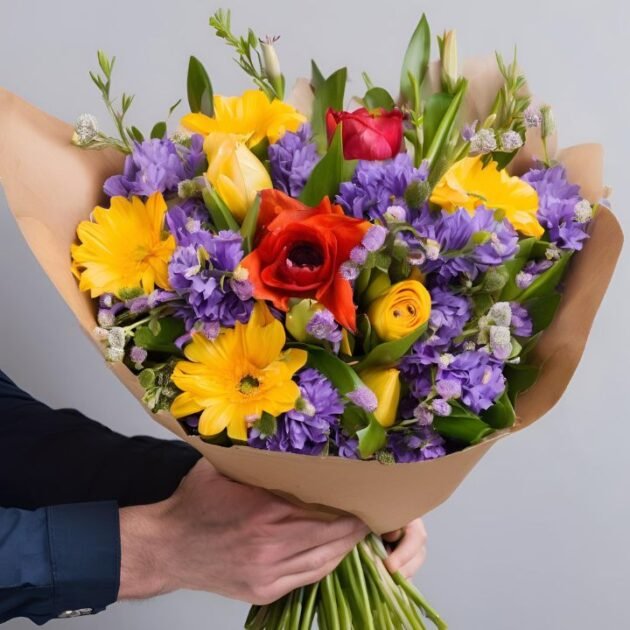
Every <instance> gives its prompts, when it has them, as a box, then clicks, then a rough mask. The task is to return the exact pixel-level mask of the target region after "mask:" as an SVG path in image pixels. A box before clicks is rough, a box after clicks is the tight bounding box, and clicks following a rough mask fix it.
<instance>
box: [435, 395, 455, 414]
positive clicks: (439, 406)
mask: <svg viewBox="0 0 630 630" xmlns="http://www.w3.org/2000/svg"><path fill="white" fill-rule="evenodd" d="M431 409H432V410H433V413H435V415H436V416H443V417H446V416H450V415H451V413H452V411H453V408H452V407H451V406H450V405H449V404H448V402H447V401H446V400H444V399H443V398H435V399H434V400H433V401H432V402H431Z"/></svg>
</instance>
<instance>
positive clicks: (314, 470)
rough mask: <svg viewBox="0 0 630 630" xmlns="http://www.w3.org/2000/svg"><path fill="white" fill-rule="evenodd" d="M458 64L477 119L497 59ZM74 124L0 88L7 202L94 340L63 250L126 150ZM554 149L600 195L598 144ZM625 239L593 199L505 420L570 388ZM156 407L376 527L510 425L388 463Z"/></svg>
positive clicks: (446, 481)
mask: <svg viewBox="0 0 630 630" xmlns="http://www.w3.org/2000/svg"><path fill="white" fill-rule="evenodd" d="M484 64H485V65H484ZM466 73H467V74H468V75H469V76H470V77H471V79H473V80H474V82H473V90H474V91H473V92H472V93H471V94H470V95H469V96H468V107H469V112H470V113H469V115H468V116H467V117H468V118H469V119H470V118H474V117H476V118H480V117H481V116H482V113H483V111H484V110H485V109H486V108H487V107H488V106H489V103H490V102H491V98H489V96H488V94H489V92H492V93H494V91H495V90H496V88H497V78H496V70H495V69H494V65H490V64H487V63H486V62H483V63H482V64H477V65H475V64H472V66H471V65H470V64H468V65H467V66H466ZM484 77H485V79H487V80H485V79H484ZM484 86H485V87H484ZM71 135H72V128H71V127H70V126H69V125H67V124H65V123H63V122H61V121H59V120H57V119H55V118H53V117H51V116H49V115H47V114H45V113H43V112H41V111H39V110H38V109H36V108H35V107H33V106H31V105H29V104H27V103H25V102H24V101H22V100H21V99H19V98H17V97H15V96H13V95H11V94H9V93H7V92H5V91H3V90H1V89H0V182H1V183H2V185H3V187H4V190H5V193H6V196H7V199H8V202H9V206H10V208H11V210H12V211H13V214H14V215H15V218H16V220H17V222H18V225H19V227H20V229H21V231H22V233H23V234H24V237H25V238H26V240H27V242H28V244H29V246H30V247H31V249H32V251H33V253H34V255H35V256H36V258H37V259H38V261H39V262H40V264H41V265H42V267H43V268H44V270H45V271H46V273H47V274H48V276H49V277H50V279H51V281H52V282H53V284H54V285H55V286H56V287H57V289H58V291H59V292H60V293H61V295H62V296H63V298H64V300H65V301H66V303H67V304H68V306H69V307H70V309H71V310H72V312H73V313H74V315H75V316H76V318H77V320H78V321H79V323H80V325H81V326H82V327H83V329H84V330H85V332H86V333H87V334H88V335H89V336H90V338H91V339H92V340H93V341H95V343H98V342H97V341H96V340H95V339H94V337H93V335H92V331H93V329H94V327H95V317H94V310H95V309H94V305H93V303H92V301H91V300H90V298H89V297H88V295H87V294H85V293H81V292H80V291H79V289H78V287H77V282H76V280H75V279H74V277H73V276H72V275H71V273H70V257H69V250H70V244H71V243H72V242H73V240H74V238H75V230H76V226H77V224H78V223H79V222H80V221H81V220H83V219H85V218H87V216H88V215H89V213H90V211H91V209H92V208H93V207H94V206H95V205H97V204H98V203H101V202H102V201H103V199H102V193H101V190H102V184H103V181H104V180H105V178H106V177H107V176H109V175H111V174H114V173H116V172H119V171H120V169H121V167H122V158H121V156H120V155H119V154H116V153H114V152H111V151H102V152H94V151H81V150H79V149H77V148H75V147H73V146H71V145H70V137H71ZM532 147H533V149H532ZM537 150H538V149H537V148H536V139H535V138H528V144H527V146H526V147H524V149H523V150H522V155H521V156H520V158H519V160H518V162H517V168H519V167H520V168H521V169H522V168H523V167H524V164H525V163H526V162H527V160H528V159H531V154H532V151H534V152H535V151H537ZM559 159H560V160H561V161H562V162H563V163H564V164H565V165H566V166H567V168H568V169H569V175H570V178H571V180H572V181H574V182H576V183H579V184H581V186H582V190H583V193H584V194H585V196H586V197H588V198H589V200H591V201H597V200H598V199H599V198H600V196H601V194H602V179H601V177H602V150H601V148H600V147H599V146H597V145H583V146H579V147H573V148H571V149H567V150H565V151H563V152H561V153H560V154H559ZM622 241H623V236H622V232H621V229H620V227H619V224H618V223H617V220H616V219H615V217H614V215H613V214H612V213H611V212H610V211H609V210H607V209H606V208H603V207H601V208H600V209H599V211H598V212H597V215H596V217H595V219H594V220H593V222H592V224H591V238H590V239H589V240H588V241H587V243H586V246H585V247H584V250H583V251H582V252H581V253H580V254H579V255H577V256H576V257H575V258H574V260H573V262H572V264H571V266H570V269H569V272H568V276H567V279H566V290H565V293H564V296H563V299H562V302H561V304H560V307H559V311H558V314H557V316H556V318H555V320H554V321H553V323H552V324H551V326H550V327H549V328H548V329H547V330H546V331H545V332H544V334H543V336H542V338H541V340H540V342H539V344H538V346H537V349H536V353H535V360H536V362H537V363H538V364H539V365H540V366H541V373H540V378H539V379H538V381H537V383H536V384H535V385H534V386H533V387H532V388H531V389H529V390H528V391H527V392H525V393H523V395H521V396H520V398H519V400H518V404H517V416H518V420H517V424H516V426H515V427H514V429H513V431H516V430H519V429H521V428H523V427H525V426H527V425H529V424H531V423H532V422H534V421H535V420H537V419H538V418H540V417H541V416H542V415H543V414H545V413H546V412H547V411H549V409H551V408H552V407H553V406H554V405H555V403H556V402H557V401H558V400H559V398H560V396H561V395H562V393H563V392H564V390H565V388H566V387H567V385H568V383H569V380H570V379H571V376H572V374H573V372H574V371H575V369H576V367H577V365H578V362H579V360H580V357H581V356H582V352H583V350H584V346H585V344H586V340H587V337H588V334H589V331H590V329H591V325H592V323H593V320H594V317H595V314H596V312H597V309H598V308H599V305H600V303H601V300H602V298H603V296H604V293H605V291H606V288H607V286H608V283H609V281H610V278H611V276H612V274H613V270H614V267H615V264H616V261H617V258H618V256H619V252H620V250H621V246H622ZM109 366H110V368H111V369H112V370H113V371H114V373H115V374H116V376H117V377H118V378H119V379H120V381H121V382H122V383H123V384H124V385H125V386H126V387H127V388H128V389H129V390H130V391H131V393H132V394H133V395H134V396H135V397H136V398H137V399H138V400H139V401H140V400H141V398H142V395H143V391H142V388H141V387H140V385H139V383H138V382H137V379H136V378H135V376H134V375H133V374H132V373H131V372H130V371H129V370H128V369H127V368H126V367H125V366H124V365H122V364H120V363H119V364H109ZM152 416H153V418H155V419H156V420H157V421H158V422H160V424H162V425H163V426H164V427H166V428H167V429H169V430H170V431H172V432H173V433H175V434H176V435H177V436H178V437H180V438H181V439H183V440H186V441H187V442H189V443H190V444H191V445H192V446H194V447H195V448H196V449H198V450H199V451H200V452H201V453H202V454H203V455H204V456H205V457H207V459H209V460H210V461H211V462H212V463H213V464H214V466H216V468H217V469H218V470H219V471H221V472H222V473H223V474H225V475H227V476H228V477H231V478H232V479H235V480H237V481H240V482H243V483H247V484H251V485H255V486H260V487H263V488H267V489H269V490H272V491H274V492H277V493H279V494H282V495H285V496H290V497H295V498H296V499H298V500H300V501H302V502H304V503H307V504H313V505H317V506H326V508H332V509H333V510H341V511H347V512H351V513H353V514H356V515H357V516H358V517H360V518H361V519H363V520H364V521H365V522H366V523H368V524H369V525H370V527H371V528H372V529H373V530H374V531H375V532H378V533H382V532H385V531H390V530H394V529H397V528H398V527H401V526H403V525H404V524H406V523H408V522H409V521H411V520H412V519H414V518H416V517H418V516H420V515H422V514H425V513H426V512H428V511H429V510H432V509H433V508H435V507H436V506H438V505H439V504H440V503H442V502H443V501H445V500H446V499H447V498H448V497H449V496H450V495H451V494H452V492H453V491H454V490H455V489H456V488H457V486H458V485H459V484H460V483H461V482H462V481H463V479H464V478H465V477H466V475H467V474H468V473H469V471H470V470H471V469H472V468H473V466H474V465H475V464H476V463H477V462H478V461H479V460H480V459H481V457H482V456H483V455H484V454H485V453H486V452H487V451H488V449H489V448H490V447H491V446H492V444H493V443H494V442H495V441H496V440H497V439H499V438H500V437H503V435H505V434H506V432H503V433H502V434H495V435H494V436H493V437H492V438H491V439H489V440H487V441H485V442H483V443H482V444H479V445H477V446H474V447H470V448H467V449H466V450H463V451H461V452H458V453H455V454H452V455H449V456H447V457H444V458H441V459H437V460H432V461H427V462H419V463H415V464H399V465H395V466H385V465H382V464H380V463H378V462H376V461H349V460H344V459H340V458H334V457H331V458H323V457H312V456H305V455H293V454H286V453H270V452H266V451H260V450H256V449H251V448H248V447H243V446H235V447H232V448H224V447H219V446H213V445H210V444H206V443H204V442H203V441H201V440H200V439H199V438H197V437H193V436H188V435H186V434H185V432H184V431H183V429H182V428H181V427H180V425H179V423H178V422H177V421H176V420H175V419H174V418H173V417H172V416H170V415H169V414H168V413H160V414H157V415H153V414H152Z"/></svg>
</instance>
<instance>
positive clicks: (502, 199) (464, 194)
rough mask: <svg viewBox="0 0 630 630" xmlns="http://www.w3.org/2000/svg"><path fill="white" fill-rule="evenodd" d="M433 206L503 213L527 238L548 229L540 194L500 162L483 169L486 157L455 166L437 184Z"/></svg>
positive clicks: (475, 158) (472, 158)
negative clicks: (539, 216)
mask: <svg viewBox="0 0 630 630" xmlns="http://www.w3.org/2000/svg"><path fill="white" fill-rule="evenodd" d="M431 202H432V203H435V204H437V205H438V206H440V207H441V208H443V209H444V210H447V211H448V212H454V211H455V210H457V208H465V209H466V210H467V211H468V212H469V213H470V214H474V212H475V208H477V206H480V205H483V206H485V207H486V208H491V209H493V210H503V212H505V218H506V219H507V220H508V221H509V222H510V223H511V224H512V225H513V226H514V229H515V230H517V231H519V232H520V233H521V234H524V235H525V236H535V237H537V238H540V237H541V236H542V235H543V233H544V231H545V230H544V228H543V226H542V225H540V223H539V222H538V219H537V218H536V213H537V212H538V193H537V192H536V190H534V188H533V187H532V186H530V185H529V184H528V183H527V182H524V181H523V180H522V179H520V178H518V177H510V175H508V173H507V171H506V170H505V169H503V170H499V168H498V165H497V163H496V162H494V161H492V162H490V163H489V164H487V165H486V166H484V165H483V158H482V156H478V157H467V158H464V159H463V160H459V162H456V163H455V164H453V166H451V168H450V169H449V170H448V171H446V173H445V174H444V175H443V176H442V179H440V181H439V182H438V183H437V185H436V187H435V188H434V189H433V193H432V195H431Z"/></svg>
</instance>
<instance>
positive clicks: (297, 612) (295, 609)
mask: <svg viewBox="0 0 630 630" xmlns="http://www.w3.org/2000/svg"><path fill="white" fill-rule="evenodd" d="M304 593H305V588H304V587H302V588H300V589H298V590H297V591H295V596H294V599H293V603H292V606H291V614H290V616H289V621H288V624H287V628H288V630H300V619H301V618H302V608H303V606H304Z"/></svg>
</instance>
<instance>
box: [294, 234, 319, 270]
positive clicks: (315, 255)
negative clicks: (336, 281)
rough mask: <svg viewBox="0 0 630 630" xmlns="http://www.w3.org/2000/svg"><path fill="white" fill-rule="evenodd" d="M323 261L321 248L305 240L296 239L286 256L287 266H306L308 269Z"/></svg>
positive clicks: (317, 265)
mask: <svg viewBox="0 0 630 630" xmlns="http://www.w3.org/2000/svg"><path fill="white" fill-rule="evenodd" d="M323 262H324V257H323V255H322V252H321V250H320V249H319V248H318V247H316V246H315V245H313V243H308V242H305V241H298V242H297V243H295V244H294V245H293V247H292V248H291V250H290V251H289V255H288V256H287V266H288V267H293V266H295V267H307V268H309V269H315V268H317V267H321V266H322V264H323Z"/></svg>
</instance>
